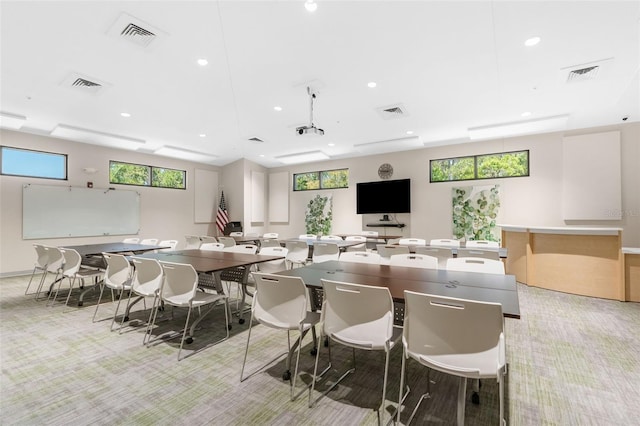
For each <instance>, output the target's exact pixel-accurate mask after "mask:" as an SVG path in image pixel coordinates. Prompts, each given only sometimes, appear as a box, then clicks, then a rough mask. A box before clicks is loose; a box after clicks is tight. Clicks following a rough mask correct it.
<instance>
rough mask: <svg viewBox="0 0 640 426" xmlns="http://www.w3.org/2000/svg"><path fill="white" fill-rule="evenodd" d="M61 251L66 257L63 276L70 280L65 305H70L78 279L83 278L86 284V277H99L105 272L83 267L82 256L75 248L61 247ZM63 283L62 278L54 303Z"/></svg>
mask: <svg viewBox="0 0 640 426" xmlns="http://www.w3.org/2000/svg"><path fill="white" fill-rule="evenodd" d="M60 252H61V253H62V255H63V257H64V263H63V265H62V271H61V273H62V277H63V278H67V279H68V280H69V293H68V294H67V299H66V301H65V305H68V304H69V298H70V296H71V292H72V291H73V287H74V284H75V282H76V280H77V279H79V280H81V281H82V283H83V284H84V282H85V280H86V279H88V278H99V277H101V276H102V275H103V272H102V271H100V270H98V269H90V268H83V267H82V265H81V263H82V256H80V254H79V253H78V252H77V251H75V250H73V249H60ZM61 285H62V279H61V280H60V281H59V282H58V288H57V289H56V292H55V294H54V296H53V301H52V304H53V303H55V301H56V299H57V297H58V292H59V290H60V286H61Z"/></svg>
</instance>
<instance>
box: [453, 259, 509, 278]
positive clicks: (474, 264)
mask: <svg viewBox="0 0 640 426" xmlns="http://www.w3.org/2000/svg"><path fill="white" fill-rule="evenodd" d="M447 270H448V271H462V272H481V273H485V274H500V275H504V263H502V262H501V261H500V260H492V259H483V258H480V257H454V258H453V259H449V260H447Z"/></svg>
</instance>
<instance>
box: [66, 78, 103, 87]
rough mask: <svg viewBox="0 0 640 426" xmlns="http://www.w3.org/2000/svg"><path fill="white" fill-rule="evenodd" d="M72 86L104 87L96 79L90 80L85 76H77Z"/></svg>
mask: <svg viewBox="0 0 640 426" xmlns="http://www.w3.org/2000/svg"><path fill="white" fill-rule="evenodd" d="M71 85H72V86H74V87H88V88H95V87H102V84H100V83H96V82H94V81H90V80H85V79H84V78H79V77H78V78H76V80H75V81H74V82H73V83H71Z"/></svg>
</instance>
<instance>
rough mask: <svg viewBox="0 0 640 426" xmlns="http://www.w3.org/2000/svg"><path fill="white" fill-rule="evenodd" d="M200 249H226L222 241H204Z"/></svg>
mask: <svg viewBox="0 0 640 426" xmlns="http://www.w3.org/2000/svg"><path fill="white" fill-rule="evenodd" d="M200 250H208V251H222V250H224V244H222V243H204V244H202V245H201V246H200Z"/></svg>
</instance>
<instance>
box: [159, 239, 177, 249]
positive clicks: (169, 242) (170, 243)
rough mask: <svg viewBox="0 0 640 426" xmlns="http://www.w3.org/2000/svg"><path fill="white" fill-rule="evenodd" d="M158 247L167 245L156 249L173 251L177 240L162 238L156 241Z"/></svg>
mask: <svg viewBox="0 0 640 426" xmlns="http://www.w3.org/2000/svg"><path fill="white" fill-rule="evenodd" d="M158 245H159V246H160V247H168V248H163V249H158V250H157V251H173V250H175V249H176V247H177V246H178V240H162V241H160V242H159V243H158Z"/></svg>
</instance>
